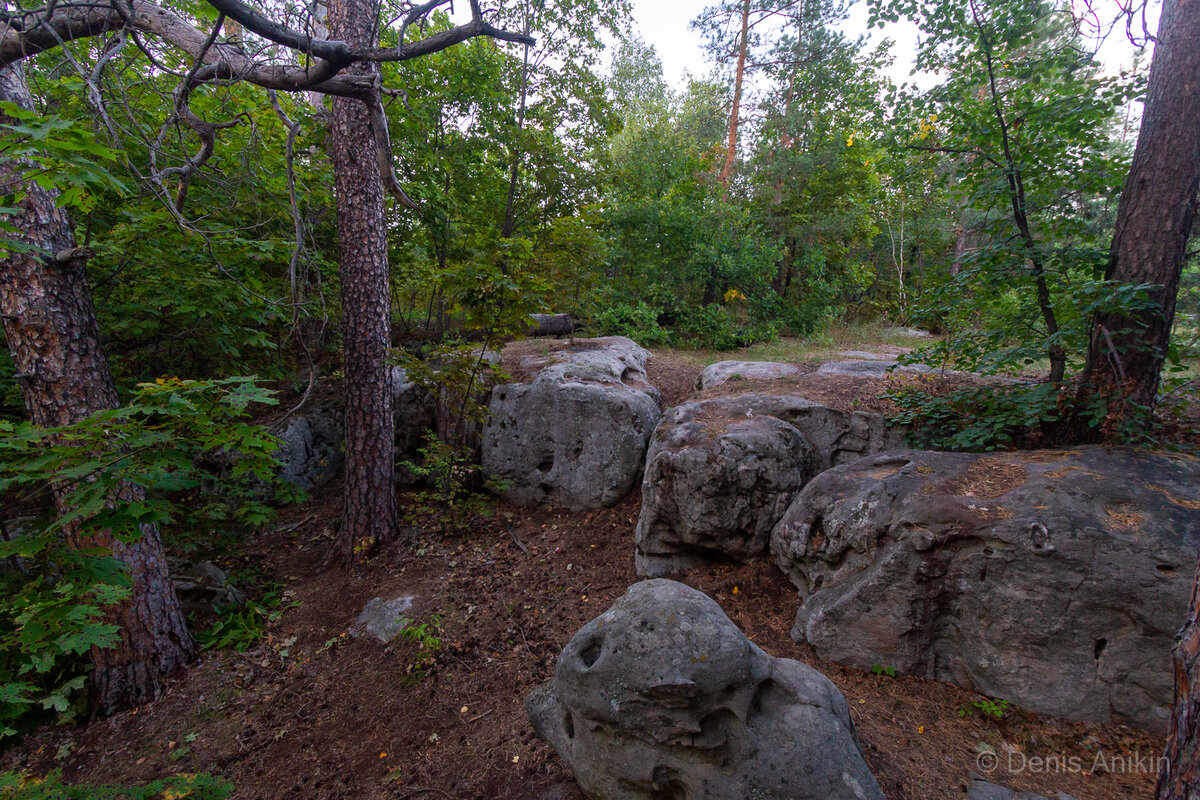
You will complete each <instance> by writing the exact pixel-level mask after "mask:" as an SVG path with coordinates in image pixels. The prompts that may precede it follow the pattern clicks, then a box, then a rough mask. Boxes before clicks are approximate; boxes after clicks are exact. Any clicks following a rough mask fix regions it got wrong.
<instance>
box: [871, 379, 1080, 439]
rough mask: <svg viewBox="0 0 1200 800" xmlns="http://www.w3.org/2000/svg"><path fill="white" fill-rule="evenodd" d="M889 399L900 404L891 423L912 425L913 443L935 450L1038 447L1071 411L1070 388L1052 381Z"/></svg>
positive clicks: (908, 393) (898, 394) (891, 395)
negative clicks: (1047, 433)
mask: <svg viewBox="0 0 1200 800" xmlns="http://www.w3.org/2000/svg"><path fill="white" fill-rule="evenodd" d="M887 397H889V398H891V399H892V400H894V401H895V402H896V405H898V406H899V407H900V411H899V413H897V414H896V415H895V416H893V417H892V420H891V421H892V422H893V423H894V424H900V425H907V426H909V439H910V440H911V441H912V442H913V444H915V445H916V446H918V447H921V448H924V449H933V450H955V451H966V452H980V451H986V450H1000V449H1007V448H1011V447H1014V446H1034V445H1037V444H1040V443H1041V442H1040V441H1039V438H1040V437H1041V436H1042V435H1044V433H1045V432H1047V431H1048V430H1049V428H1050V427H1051V426H1054V425H1056V424H1058V423H1060V422H1062V421H1063V420H1064V414H1068V413H1070V409H1071V405H1070V401H1071V395H1070V393H1069V391H1068V390H1067V389H1066V388H1064V387H1062V386H1056V385H1054V384H1050V383H1042V384H1037V385H1036V386H1020V387H1012V388H1007V389H1004V388H998V387H995V386H974V387H970V388H967V389H958V390H956V391H953V392H948V393H946V394H940V395H939V394H932V393H930V392H928V391H925V390H923V389H907V390H901V391H897V392H892V393H889V394H888V395H887Z"/></svg>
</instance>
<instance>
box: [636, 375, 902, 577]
mask: <svg viewBox="0 0 1200 800" xmlns="http://www.w3.org/2000/svg"><path fill="white" fill-rule="evenodd" d="M903 446H904V436H903V434H902V433H900V432H899V431H897V430H894V429H891V428H889V427H888V426H887V423H886V421H885V420H884V419H883V417H881V416H880V415H878V414H871V413H867V412H862V411H857V412H852V413H846V412H843V411H838V410H835V409H832V408H829V407H827V406H823V405H821V404H819V403H814V402H812V401H810V400H807V399H805V398H804V397H801V396H799V395H792V394H772V393H768V392H750V393H747V394H742V395H736V396H722V397H713V398H709V399H707V400H696V401H691V402H688V403H684V404H682V405H679V406H676V407H675V408H673V409H670V410H669V411H667V413H666V414H665V415H664V416H663V418H662V420H661V421H660V422H659V424H658V427H657V428H656V429H655V431H654V436H653V437H652V439H651V442H650V447H649V450H648V452H647V454H646V473H645V478H644V479H643V481H642V510H641V515H640V516H639V518H638V526H637V534H636V542H637V557H636V558H637V570H638V574H639V575H641V576H643V577H659V576H662V575H666V574H669V573H671V572H674V571H677V570H682V569H688V568H690V567H693V566H697V565H700V564H704V563H708V562H711V561H740V562H745V561H748V560H750V559H752V558H754V557H755V556H757V555H759V554H761V553H762V552H764V551H765V550H766V547H767V543H768V541H769V539H770V534H771V529H772V528H773V527H774V526H775V523H776V522H777V521H778V520H779V518H780V517H781V516H782V515H783V513H784V511H785V510H786V509H787V507H788V504H789V503H791V501H792V498H793V497H794V496H795V494H796V493H797V492H798V491H799V490H800V489H801V487H803V486H804V484H805V483H807V482H808V480H809V479H810V478H811V477H812V476H813V475H816V474H817V473H819V472H821V471H823V470H826V469H828V468H830V467H831V466H833V465H835V464H841V463H843V462H846V461H852V460H854V459H857V458H861V457H862V456H864V455H867V454H870V453H878V452H881V451H884V450H890V449H895V448H897V447H903Z"/></svg>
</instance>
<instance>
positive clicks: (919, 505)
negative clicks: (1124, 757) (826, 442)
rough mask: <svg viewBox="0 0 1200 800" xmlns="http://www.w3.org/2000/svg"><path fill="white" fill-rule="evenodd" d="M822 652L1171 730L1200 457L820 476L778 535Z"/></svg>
mask: <svg viewBox="0 0 1200 800" xmlns="http://www.w3.org/2000/svg"><path fill="white" fill-rule="evenodd" d="M771 550H772V552H773V554H774V556H775V559H776V562H777V563H778V565H779V567H780V568H781V569H782V570H783V571H784V573H785V574H787V576H788V578H789V579H790V580H791V582H792V583H793V584H794V585H795V586H796V587H797V589H798V590H799V593H800V609H799V611H798V613H797V615H796V624H795V626H794V627H793V629H792V637H793V638H794V639H796V640H797V641H802V642H807V643H808V644H810V645H811V646H812V647H813V649H814V650H815V652H816V653H817V655H818V656H819V657H820V658H826V659H830V660H832V661H837V662H839V663H843V664H849V665H851V666H855V667H858V668H860V669H870V668H871V667H872V666H873V665H875V664H882V665H884V666H887V667H893V668H895V669H896V670H897V671H899V672H903V673H908V674H913V675H920V676H924V677H927V678H935V679H938V680H942V681H948V682H951V683H956V684H958V685H960V686H964V687H967V688H969V689H972V690H974V691H976V692H979V693H980V694H983V695H986V696H988V697H995V698H1002V699H1005V700H1008V701H1010V702H1012V703H1014V704H1016V705H1018V706H1021V707H1023V708H1026V709H1029V710H1032V711H1037V712H1040V713H1044V714H1050V715H1053V716H1057V717H1065V718H1068V719H1077V720H1089V721H1110V720H1111V721H1115V722H1121V723H1125V724H1129V725H1134V726H1137V727H1141V728H1147V729H1150V730H1155V731H1163V730H1165V729H1166V723H1167V715H1168V711H1169V709H1170V706H1171V702H1172V697H1173V685H1172V668H1171V650H1172V646H1173V644H1174V640H1175V634H1176V631H1178V630H1179V627H1180V625H1181V623H1182V620H1184V619H1185V616H1186V612H1187V607H1188V600H1189V597H1190V594H1191V589H1192V576H1193V574H1194V572H1195V563H1196V554H1197V552H1198V551H1200V462H1198V461H1197V460H1196V459H1193V458H1187V457H1181V456H1174V455H1165V454H1155V453H1149V452H1144V451H1136V450H1132V449H1121V448H1117V449H1106V448H1101V447H1082V448H1074V449H1069V450H1044V451H1030V452H1018V453H998V454H997V453H993V454H973V453H926V452H917V451H906V452H899V453H894V454H884V455H878V456H874V457H871V458H864V459H862V460H860V461H857V462H854V463H852V464H846V465H843V466H841V467H837V468H835V469H831V470H829V471H827V472H825V473H823V474H821V475H819V476H817V477H816V478H814V479H813V480H812V481H811V482H810V483H809V484H808V485H807V486H805V488H804V489H803V490H802V491H801V492H800V493H799V494H797V496H796V498H795V499H794V500H793V501H792V504H791V506H790V507H789V508H788V510H787V512H786V513H785V514H784V516H783V518H782V519H781V520H780V521H779V523H778V524H777V525H776V527H775V530H774V531H773V532H772V535H771Z"/></svg>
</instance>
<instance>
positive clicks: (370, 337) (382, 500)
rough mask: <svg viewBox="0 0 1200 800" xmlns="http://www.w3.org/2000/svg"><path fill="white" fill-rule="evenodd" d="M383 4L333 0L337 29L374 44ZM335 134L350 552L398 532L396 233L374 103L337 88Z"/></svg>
mask: <svg viewBox="0 0 1200 800" xmlns="http://www.w3.org/2000/svg"><path fill="white" fill-rule="evenodd" d="M378 10H379V9H378V5H377V3H375V2H372V0H332V2H330V4H329V33H330V35H331V36H332V37H333V38H334V39H337V40H341V41H344V42H347V43H348V44H349V45H350V46H351V47H361V48H369V47H374V46H375V41H376V37H377V35H378V31H377V30H376V27H375V26H376V19H377V13H378ZM347 72H348V73H351V74H355V75H365V76H368V77H373V78H374V79H375V80H379V67H378V65H375V64H365V63H360V64H356V65H354V66H352V67H350V68H349V69H348V70H347ZM329 134H330V135H329V149H330V156H331V158H332V160H333V172H334V185H335V191H336V193H337V218H338V274H339V276H340V279H341V284H342V341H343V351H344V359H345V373H346V482H345V491H344V499H345V504H344V506H343V508H342V525H341V529H340V530H339V531H338V538H337V542H336V544H335V548H334V552H333V554H332V555H333V556H334V558H336V559H337V560H340V561H342V562H348V561H350V560H351V559H352V558H353V556H354V552H355V551H356V550H357V549H360V548H362V547H363V546H364V545H375V544H379V543H383V542H388V541H391V540H393V539H394V538H395V536H396V490H395V484H394V482H393V473H394V471H395V457H394V454H393V440H394V427H395V426H394V422H393V420H392V392H391V375H390V371H389V369H388V366H387V361H386V357H387V349H388V347H389V346H390V345H391V333H390V328H389V325H388V312H389V308H390V305H389V297H390V294H389V291H388V289H389V279H388V252H387V248H388V242H387V222H386V219H385V213H384V212H385V209H384V193H383V176H382V174H381V172H380V168H379V162H378V160H377V158H376V155H375V150H374V149H373V148H372V147H369V146H364V144H365V143H369V142H371V141H373V138H374V136H373V132H372V130H371V119H370V114H369V111H368V108H367V105H366V104H365V103H363V102H361V101H359V100H355V99H351V98H347V97H335V98H334V99H333V110H332V113H331V115H330V131H329Z"/></svg>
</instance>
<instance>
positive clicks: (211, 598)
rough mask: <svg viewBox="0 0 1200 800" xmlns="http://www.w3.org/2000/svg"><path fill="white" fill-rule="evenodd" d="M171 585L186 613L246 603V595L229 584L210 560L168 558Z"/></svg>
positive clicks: (219, 569) (223, 574)
mask: <svg viewBox="0 0 1200 800" xmlns="http://www.w3.org/2000/svg"><path fill="white" fill-rule="evenodd" d="M168 567H169V568H170V574H171V584H172V585H173V586H174V587H175V594H176V595H178V596H179V604H180V606H182V607H183V611H184V613H186V614H191V613H193V612H196V611H201V612H212V611H215V610H216V609H217V608H225V607H228V606H236V605H240V604H242V603H244V602H246V595H245V594H243V593H242V591H241V590H240V589H238V588H237V587H236V586H234V585H233V584H231V583H230V582H229V578H228V576H226V574H225V571H224V570H222V569H221V568H220V567H218V566H217V565H216V564H213V563H212V562H210V561H200V562H190V561H180V560H177V559H170V561H169V563H168Z"/></svg>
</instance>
